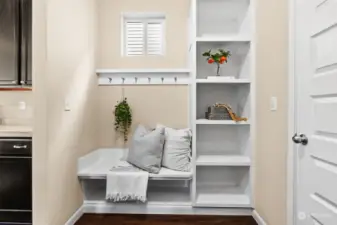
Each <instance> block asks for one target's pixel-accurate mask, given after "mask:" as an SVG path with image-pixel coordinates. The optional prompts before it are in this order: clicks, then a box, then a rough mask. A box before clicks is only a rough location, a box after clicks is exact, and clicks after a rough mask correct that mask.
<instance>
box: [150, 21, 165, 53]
mask: <svg viewBox="0 0 337 225" xmlns="http://www.w3.org/2000/svg"><path fill="white" fill-rule="evenodd" d="M146 34H147V37H146V41H147V54H148V55H162V54H163V24H162V23H161V22H148V23H147V32H146Z"/></svg>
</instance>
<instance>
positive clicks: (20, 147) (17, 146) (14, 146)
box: [13, 145, 27, 149]
mask: <svg viewBox="0 0 337 225" xmlns="http://www.w3.org/2000/svg"><path fill="white" fill-rule="evenodd" d="M13 148H15V149H23V148H27V145H13Z"/></svg>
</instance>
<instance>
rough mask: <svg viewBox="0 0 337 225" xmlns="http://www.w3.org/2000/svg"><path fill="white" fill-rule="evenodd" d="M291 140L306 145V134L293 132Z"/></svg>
mask: <svg viewBox="0 0 337 225" xmlns="http://www.w3.org/2000/svg"><path fill="white" fill-rule="evenodd" d="M292 139H293V142H294V143H296V144H302V145H307V144H308V142H309V140H308V138H307V136H305V134H300V135H298V134H297V133H296V134H294V136H293V138H292Z"/></svg>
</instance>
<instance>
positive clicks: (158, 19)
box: [121, 13, 166, 57]
mask: <svg viewBox="0 0 337 225" xmlns="http://www.w3.org/2000/svg"><path fill="white" fill-rule="evenodd" d="M128 22H136V23H137V22H138V23H139V22H140V23H143V27H144V40H143V41H144V42H143V44H144V52H143V54H142V55H127V51H126V46H127V42H126V32H127V31H126V24H127V23H128ZM149 23H160V24H161V25H162V38H161V41H162V49H161V54H158V55H150V54H148V48H147V46H148V44H147V40H148V39H147V38H148V37H147V27H148V24H149ZM121 31H122V32H121V34H122V35H121V46H122V47H121V49H122V51H121V54H122V56H123V57H144V56H145V57H152V56H164V55H165V54H166V16H165V14H163V13H123V14H122V19H121Z"/></svg>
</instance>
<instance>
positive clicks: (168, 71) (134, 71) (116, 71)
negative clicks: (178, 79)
mask: <svg viewBox="0 0 337 225" xmlns="http://www.w3.org/2000/svg"><path fill="white" fill-rule="evenodd" d="M190 72H191V70H190V69H185V68H178V69H174V68H173V69H97V70H96V73H97V74H158V73H159V74H175V73H190Z"/></svg>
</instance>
